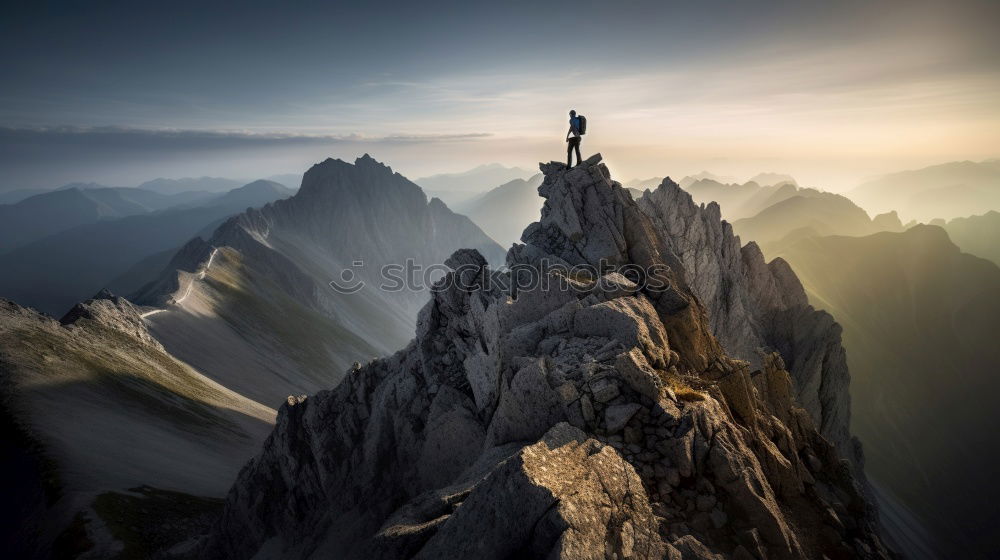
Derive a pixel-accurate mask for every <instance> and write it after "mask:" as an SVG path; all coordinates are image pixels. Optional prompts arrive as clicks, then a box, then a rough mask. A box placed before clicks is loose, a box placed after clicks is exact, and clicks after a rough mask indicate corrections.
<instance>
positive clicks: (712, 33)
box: [0, 0, 1000, 191]
mask: <svg viewBox="0 0 1000 560" xmlns="http://www.w3.org/2000/svg"><path fill="white" fill-rule="evenodd" d="M479 4H480V3H476V2H432V1H427V2H365V3H361V2H350V3H340V2H291V1H288V2H277V1H270V2H208V1H202V2H185V1H177V2H157V3H150V2H138V1H132V2H100V1H89V2H85V1H78V2H40V1H33V2H5V4H4V8H3V10H4V12H3V14H4V15H3V17H2V18H0V53H2V54H0V84H2V87H0V190H9V189H16V188H46V187H56V186H59V185H61V184H64V183H68V182H75V181H82V182H89V181H96V182H100V183H104V184H111V185H134V184H138V183H140V182H142V181H145V180H148V179H151V178H154V177H159V176H165V177H185V176H202V175H211V176H226V177H236V178H248V179H249V178H254V177H260V176H267V175H271V174H277V173H292V172H302V171H304V170H305V169H306V168H308V166H309V165H311V164H312V163H315V162H317V161H320V160H322V159H325V158H326V157H340V158H343V159H348V160H351V159H353V158H355V157H357V156H358V155H361V154H363V153H370V154H372V156H374V157H376V158H377V159H379V160H382V161H384V162H386V163H388V164H390V165H391V166H392V167H393V168H394V169H395V170H397V171H399V172H401V173H403V174H404V175H407V176H408V177H411V178H416V177H420V176H424V175H429V174H434V173H441V172H458V171H462V170H465V169H468V168H471V167H474V166H476V165H479V164H483V163H491V162H499V163H502V164H505V165H517V166H521V167H525V168H534V167H535V166H536V165H537V162H538V161H548V160H552V159H556V160H558V159H562V158H563V157H564V151H565V143H564V140H563V137H564V135H565V130H566V127H567V125H566V119H567V115H566V113H567V111H568V110H569V109H571V108H575V109H577V110H578V111H580V112H581V113H583V114H585V115H586V116H587V118H588V125H589V126H588V128H589V130H588V134H587V137H586V138H585V141H584V143H583V149H584V152H585V153H587V154H589V153H593V152H597V151H600V152H601V153H602V154H603V155H604V158H605V161H607V162H608V164H609V166H610V167H611V169H612V172H613V173H614V174H615V176H616V177H617V178H620V179H622V180H628V179H631V178H637V177H638V178H645V177H652V176H663V175H670V176H673V177H675V178H678V179H679V178H680V177H682V176H684V175H687V174H692V173H696V172H698V171H701V170H703V169H707V170H709V171H713V172H715V173H719V174H725V175H731V176H736V177H741V178H746V177H749V176H751V175H754V174H756V173H758V172H761V171H773V172H784V173H791V174H793V175H795V176H796V177H797V178H798V179H799V182H800V183H801V184H806V185H808V186H814V187H819V188H824V189H828V190H835V191H836V190H844V189H847V188H850V187H852V186H854V185H856V184H857V183H858V182H860V181H861V180H863V179H865V178H868V177H871V176H874V175H877V174H880V173H886V172H891V171H897V170H901V169H907V168H915V167H922V166H926V165H931V164H936V163H942V162H946V161H953V160H966V159H968V160H981V159H987V158H995V157H1000V32H998V31H997V25H998V23H997V22H1000V2H997V1H995V0H955V1H948V2H943V1H942V2H925V1H922V0H912V1H877V0H866V1H854V0H844V1H836V2H833V1H830V0H826V1H823V2H814V1H811V0H800V1H794V2H790V1H789V2H785V1H768V2H714V1H711V0H709V1H698V2H692V1H687V2H664V1H659V2H628V1H624V2H606V1H604V2H588V1H577V2H572V3H557V2H551V3H550V2H544V3H543V2H537V1H535V2H524V3H521V2H516V1H510V2H493V3H488V4H486V3H482V4H484V5H479Z"/></svg>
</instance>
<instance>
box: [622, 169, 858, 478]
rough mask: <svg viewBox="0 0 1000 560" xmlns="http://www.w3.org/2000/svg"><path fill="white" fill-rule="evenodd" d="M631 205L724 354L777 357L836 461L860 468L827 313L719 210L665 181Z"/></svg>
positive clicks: (843, 362) (834, 327) (835, 328)
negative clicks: (680, 274)
mask: <svg viewBox="0 0 1000 560" xmlns="http://www.w3.org/2000/svg"><path fill="white" fill-rule="evenodd" d="M638 205H639V207H640V208H641V209H642V210H643V212H644V213H645V214H646V215H647V216H649V218H650V220H651V221H652V223H653V224H654V228H655V229H656V230H657V231H660V232H663V235H662V238H663V241H664V243H665V244H666V246H667V250H668V251H669V252H671V253H673V254H674V255H676V256H677V258H678V259H679V260H680V261H681V263H683V267H684V272H685V276H686V277H687V279H688V283H689V284H690V286H691V289H692V291H693V292H694V294H695V295H696V296H697V297H698V299H699V300H700V301H701V302H702V303H703V305H704V306H705V307H706V311H707V314H708V318H709V323H710V325H711V331H712V334H713V335H715V337H716V338H717V339H718V340H719V342H720V343H721V344H722V347H723V348H724V349H725V351H726V353H727V354H728V355H729V356H731V357H733V358H737V359H741V360H746V361H749V362H750V363H751V364H752V367H754V368H759V367H761V366H762V361H761V358H760V356H762V355H764V354H765V353H766V352H770V351H776V352H778V353H779V354H780V355H781V356H782V358H783V359H784V361H785V363H786V364H787V365H788V370H789V372H791V374H792V377H793V379H794V380H795V384H794V386H795V397H796V401H797V402H798V403H799V405H800V406H802V407H803V408H805V409H806V410H807V411H809V413H810V414H811V416H812V418H813V419H814V420H815V422H816V424H817V425H818V426H819V429H820V432H821V433H822V434H823V436H824V437H826V438H827V439H829V440H830V441H831V442H833V443H834V444H835V445H836V446H837V448H838V450H839V451H840V453H841V455H842V456H844V457H847V458H850V459H851V460H852V462H854V463H855V464H858V465H860V464H861V463H862V462H863V461H862V457H861V451H860V447H859V446H858V444H856V443H854V442H853V441H852V439H851V436H850V402H851V401H850V393H849V392H848V386H849V384H850V373H849V371H848V368H847V357H846V352H845V351H844V347H843V345H842V344H841V332H842V329H841V327H840V325H838V324H837V323H836V322H835V321H834V320H833V317H832V316H831V315H830V314H829V313H826V312H824V311H817V310H815V309H814V308H813V307H812V306H810V305H809V302H808V298H807V297H806V293H805V290H804V289H803V287H802V284H801V283H800V282H799V279H798V278H797V277H796V276H795V273H794V272H793V271H792V269H791V267H789V266H788V263H787V262H785V261H784V260H783V259H780V258H778V259H774V260H772V261H771V262H765V260H764V255H763V254H762V253H761V250H760V248H759V247H758V246H757V244H756V243H755V242H753V241H751V242H749V243H747V244H746V245H744V246H742V247H741V244H740V238H739V237H738V236H737V235H735V234H734V233H733V228H732V226H731V225H730V224H729V223H728V222H726V221H724V220H722V218H721V212H720V208H719V205H718V204H716V203H714V202H712V203H709V204H708V205H704V204H702V205H698V204H695V203H694V201H693V199H692V197H691V195H690V194H688V193H687V192H686V191H684V190H683V189H681V188H680V187H679V186H678V185H677V184H676V183H674V182H673V181H671V180H670V178H667V179H665V180H664V181H663V182H662V183H661V184H660V186H659V187H658V188H657V189H656V190H655V191H651V192H649V193H647V194H646V195H645V196H643V197H642V198H640V199H639V200H638ZM762 351H764V353H762Z"/></svg>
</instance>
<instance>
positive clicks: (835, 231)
mask: <svg viewBox="0 0 1000 560" xmlns="http://www.w3.org/2000/svg"><path fill="white" fill-rule="evenodd" d="M897 222H898V220H897ZM888 225H891V222H890V221H889V220H887V219H885V218H883V219H882V220H880V221H879V222H878V223H876V222H874V221H873V220H872V219H871V218H869V217H868V214H867V213H866V212H865V211H864V210H862V209H861V208H860V207H859V206H858V205H856V204H854V203H853V202H851V201H850V200H849V199H847V198H845V197H843V196H841V195H838V194H833V193H821V192H812V193H810V194H806V195H802V194H796V195H795V196H792V197H790V198H786V199H784V200H782V201H780V202H777V203H775V204H772V205H770V206H768V207H767V208H765V209H764V210H762V211H761V212H759V213H758V214H756V215H755V216H753V217H752V218H743V219H739V220H736V221H734V222H733V231H735V232H736V234H737V235H739V236H740V238H741V239H743V240H744V241H756V242H757V243H758V244H759V245H761V247H762V248H763V249H764V252H765V253H768V248H769V247H770V246H771V244H773V243H775V242H778V241H783V240H784V241H787V239H786V238H787V237H788V236H790V235H792V236H797V237H807V236H812V235H852V236H857V235H868V234H871V233H875V232H877V231H881V229H882V228H881V227H880V226H883V227H884V226H888ZM894 227H895V229H896V230H897V231H898V230H900V229H902V224H898V225H896V226H894Z"/></svg>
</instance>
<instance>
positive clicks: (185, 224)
mask: <svg viewBox="0 0 1000 560" xmlns="http://www.w3.org/2000/svg"><path fill="white" fill-rule="evenodd" d="M137 191H138V192H141V193H142V194H141V196H137V197H136V200H140V201H144V202H148V201H150V200H155V201H162V200H163V199H164V198H171V197H164V195H159V194H157V193H153V192H149V191H140V190H139V189H114V190H110V191H107V192H110V193H112V194H114V195H116V196H114V197H113V199H114V200H115V201H117V202H122V201H124V202H122V204H121V205H120V207H118V211H119V212H124V211H126V210H131V211H134V212H135V213H136V214H137V215H132V216H128V217H125V218H119V219H116V220H103V221H97V222H95V223H90V224H86V225H80V226H77V227H73V228H71V229H65V230H64V231H61V232H59V233H56V234H54V235H50V236H48V237H45V238H42V239H39V240H37V241H33V242H31V243H28V244H26V245H23V246H21V247H19V248H17V249H15V250H13V251H9V252H7V253H5V254H2V255H0V270H3V273H2V274H0V297H5V298H8V299H11V300H14V301H16V302H18V303H19V304H21V305H26V306H30V307H34V308H36V309H39V310H41V311H44V312H46V313H49V314H50V315H54V316H60V315H62V314H63V313H65V312H66V310H68V309H69V308H70V307H71V306H72V305H73V304H75V303H76V302H78V301H80V300H82V299H84V298H86V297H87V296H89V295H92V294H94V293H96V292H97V291H98V290H100V289H101V288H103V287H105V286H106V285H107V283H108V282H110V281H112V280H114V279H115V278H117V277H118V276H120V275H122V274H123V273H125V272H126V271H128V270H129V269H130V268H131V267H132V266H133V265H135V264H136V263H137V262H138V261H140V260H142V259H144V258H146V257H148V256H150V255H152V254H154V253H158V252H161V251H164V250H167V249H171V248H176V247H178V246H180V245H182V244H183V243H185V242H186V241H187V240H188V239H190V238H191V236H193V235H195V234H197V233H198V232H200V231H202V230H203V229H204V228H205V227H207V226H210V225H213V224H214V225H218V224H219V223H221V221H222V220H223V219H225V218H226V217H228V216H231V215H232V214H235V213H237V212H240V211H242V210H245V209H246V208H247V207H249V206H260V205H263V204H265V203H267V202H270V201H272V200H276V199H280V198H284V197H286V196H288V195H289V194H290V192H291V191H290V190H289V189H287V188H286V187H284V186H282V185H279V184H277V183H273V182H269V181H256V182H254V183H251V184H249V185H246V186H244V187H240V188H237V189H234V190H232V191H230V192H229V193H226V194H224V195H222V196H221V197H218V196H216V197H214V198H213V200H212V201H211V202H209V203H208V205H206V206H198V207H193V208H181V209H168V210H163V211H159V212H151V213H150V212H147V210H148V209H149V205H146V206H141V205H140V204H138V203H137V202H136V201H135V200H133V199H126V198H124V197H119V196H117V193H119V192H126V193H127V194H129V195H135V194H136V192H137ZM95 192H96V193H104V192H106V191H80V190H78V189H70V190H67V191H60V192H58V193H53V195H55V196H59V197H67V198H70V199H71V200H72V201H74V202H77V201H81V200H82V201H84V203H82V205H83V206H85V207H87V208H95V207H96V208H98V209H104V208H108V207H109V206H110V205H107V204H105V205H100V204H97V203H94V199H93V198H91V197H92V196H94V193H95ZM43 196H49V195H43ZM99 200H105V199H99ZM25 202H28V201H25ZM17 206H20V205H17ZM71 215H73V214H71ZM75 215H80V214H75ZM5 227H6V226H5ZM147 280H148V278H147Z"/></svg>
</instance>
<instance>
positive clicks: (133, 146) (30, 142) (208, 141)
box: [0, 126, 491, 154]
mask: <svg viewBox="0 0 1000 560" xmlns="http://www.w3.org/2000/svg"><path fill="white" fill-rule="evenodd" d="M490 136H491V134H490V133H485V132H472V133H455V134H426V135H414V134H394V135H385V136H366V135H362V134H341V135H333V134H301V133H288V132H271V131H268V132H254V131H243V130H184V129H144V128H129V127H117V126H102V127H78V126H60V127H37V128H13V127H0V147H3V149H4V150H3V152H4V153H8V154H9V153H12V152H17V151H20V152H23V151H24V150H25V149H26V148H51V149H59V148H66V147H79V148H82V149H86V150H89V151H93V150H99V149H101V148H108V149H115V150H135V151H143V150H155V151H163V150H179V151H201V150H211V149H220V150H225V149H242V148H255V147H276V146H300V145H327V144H345V143H348V144H433V143H440V142H468V141H473V140H477V139H482V138H488V137H490Z"/></svg>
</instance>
